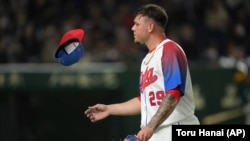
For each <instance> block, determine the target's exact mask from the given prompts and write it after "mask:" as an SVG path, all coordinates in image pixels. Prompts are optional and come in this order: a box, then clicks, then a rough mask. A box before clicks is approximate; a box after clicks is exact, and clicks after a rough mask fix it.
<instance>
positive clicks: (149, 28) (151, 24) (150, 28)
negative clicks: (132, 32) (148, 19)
mask: <svg viewBox="0 0 250 141" xmlns="http://www.w3.org/2000/svg"><path fill="white" fill-rule="evenodd" d="M154 28H155V25H154V23H149V24H148V26H147V29H148V32H152V31H153V29H154Z"/></svg>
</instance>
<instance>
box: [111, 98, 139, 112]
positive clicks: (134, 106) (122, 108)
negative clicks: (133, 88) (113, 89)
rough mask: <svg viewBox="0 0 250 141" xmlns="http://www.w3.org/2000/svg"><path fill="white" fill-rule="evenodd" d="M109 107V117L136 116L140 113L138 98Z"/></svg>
mask: <svg viewBox="0 0 250 141" xmlns="http://www.w3.org/2000/svg"><path fill="white" fill-rule="evenodd" d="M108 106H109V111H110V115H120V116H123V115H137V114H139V113H140V111H141V105H140V101H139V99H138V98H133V99H131V100H128V101H126V102H123V103H117V104H111V105H108Z"/></svg>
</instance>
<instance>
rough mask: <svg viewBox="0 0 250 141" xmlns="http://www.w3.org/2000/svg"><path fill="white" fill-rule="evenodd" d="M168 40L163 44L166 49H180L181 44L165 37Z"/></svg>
mask: <svg viewBox="0 0 250 141" xmlns="http://www.w3.org/2000/svg"><path fill="white" fill-rule="evenodd" d="M165 40H166V42H165V43H164V44H163V47H164V50H180V49H181V46H180V45H179V44H178V43H177V42H176V41H174V40H171V39H165Z"/></svg>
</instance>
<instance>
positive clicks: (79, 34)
mask: <svg viewBox="0 0 250 141" xmlns="http://www.w3.org/2000/svg"><path fill="white" fill-rule="evenodd" d="M83 37H84V30H83V29H72V30H70V31H68V32H66V33H65V34H64V35H63V37H62V38H61V40H60V43H59V46H62V45H63V44H65V43H66V42H68V41H70V40H73V39H77V40H78V41H79V42H81V41H82V40H83Z"/></svg>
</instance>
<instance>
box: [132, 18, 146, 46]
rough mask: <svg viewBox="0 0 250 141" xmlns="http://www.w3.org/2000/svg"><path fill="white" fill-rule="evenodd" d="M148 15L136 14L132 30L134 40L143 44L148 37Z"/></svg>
mask: <svg viewBox="0 0 250 141" xmlns="http://www.w3.org/2000/svg"><path fill="white" fill-rule="evenodd" d="M148 21H149V20H148V17H146V16H142V15H137V16H136V17H135V19H134V25H133V27H132V31H133V32H134V42H135V43H141V44H144V43H145V42H146V41H147V40H148V38H149V32H148V26H149V22H148Z"/></svg>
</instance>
